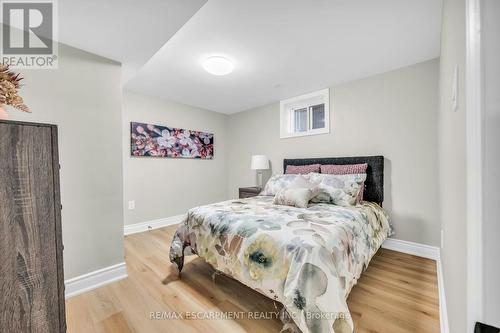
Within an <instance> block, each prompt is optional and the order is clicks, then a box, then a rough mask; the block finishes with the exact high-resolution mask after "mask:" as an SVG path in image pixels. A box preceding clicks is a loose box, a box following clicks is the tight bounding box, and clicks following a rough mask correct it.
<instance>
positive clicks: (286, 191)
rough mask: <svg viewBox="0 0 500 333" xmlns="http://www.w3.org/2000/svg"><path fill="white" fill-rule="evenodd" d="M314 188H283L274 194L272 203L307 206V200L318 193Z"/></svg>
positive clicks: (299, 206)
mask: <svg viewBox="0 0 500 333" xmlns="http://www.w3.org/2000/svg"><path fill="white" fill-rule="evenodd" d="M318 191H319V189H318V188H317V187H314V188H283V189H281V190H279V191H278V193H276V195H275V196H274V200H273V204H275V205H285V206H293V207H297V208H307V205H308V204H309V201H311V199H312V198H314V197H315V196H316V195H317V194H318Z"/></svg>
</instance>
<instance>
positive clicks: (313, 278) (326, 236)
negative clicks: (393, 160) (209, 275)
mask: <svg viewBox="0 0 500 333" xmlns="http://www.w3.org/2000/svg"><path fill="white" fill-rule="evenodd" d="M315 163H318V164H357V163H367V164H368V169H367V172H366V174H367V177H366V181H365V189H364V201H363V203H362V204H359V205H356V206H350V207H342V206H336V205H333V204H328V203H317V204H310V205H309V206H308V207H307V208H296V207H290V206H282V205H275V204H273V203H272V202H273V197H270V196H256V197H252V198H246V199H237V200H228V201H224V202H220V203H215V204H211V205H206V206H201V207H196V208H193V209H191V210H189V211H188V212H187V214H186V217H185V219H184V221H183V222H182V223H181V225H180V226H179V228H178V230H177V231H176V233H175V235H174V238H173V240H172V244H171V248H170V260H171V261H172V262H173V263H175V264H176V265H177V268H178V270H179V273H180V271H181V270H182V268H183V265H184V256H185V255H189V254H197V255H198V256H200V257H201V258H203V259H204V260H205V261H206V262H208V263H209V264H210V265H212V266H213V267H214V268H215V269H216V270H217V271H220V272H222V273H224V274H226V275H228V276H230V277H232V278H234V279H236V280H238V281H240V282H242V283H243V284H245V285H247V286H249V287H250V288H253V289H255V290H257V291H258V292H260V293H262V294H263V295H265V296H267V297H269V298H271V299H273V300H275V301H277V302H280V303H282V304H283V306H284V307H283V308H284V310H285V314H286V316H285V317H286V318H282V320H284V321H285V322H286V321H288V322H293V323H294V324H295V325H296V326H297V327H298V328H299V329H300V330H301V331H302V332H304V333H307V332H311V333H312V332H334V333H346V332H349V333H350V332H353V322H352V318H351V316H350V313H349V309H348V307H347V302H346V300H347V297H348V295H349V292H350V291H351V289H352V287H353V286H354V285H355V284H356V282H357V280H358V278H359V277H360V275H361V273H362V272H363V271H364V270H365V269H366V268H367V266H368V264H369V262H370V260H371V258H372V257H373V255H374V254H375V253H376V252H377V250H378V249H379V248H380V246H381V244H382V243H383V242H384V240H385V239H386V238H387V237H388V236H389V235H390V233H391V226H390V223H389V219H388V217H387V214H386V213H385V212H384V210H383V209H382V203H383V195H384V191H383V176H384V174H383V169H384V158H383V157H382V156H369V157H347V158H319V159H285V160H284V169H283V170H286V167H287V165H308V164H315Z"/></svg>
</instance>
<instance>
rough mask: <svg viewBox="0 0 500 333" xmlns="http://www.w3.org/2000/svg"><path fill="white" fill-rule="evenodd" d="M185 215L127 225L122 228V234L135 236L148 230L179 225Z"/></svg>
mask: <svg viewBox="0 0 500 333" xmlns="http://www.w3.org/2000/svg"><path fill="white" fill-rule="evenodd" d="M184 217H185V215H176V216H170V217H166V218H163V219H157V220H152V221H146V222H141V223H136V224H127V225H125V226H124V227H123V233H124V234H125V236H127V235H132V234H136V233H139V232H144V231H148V230H153V229H158V228H163V227H166V226H169V225H173V224H179V223H181V222H182V220H183V219H184Z"/></svg>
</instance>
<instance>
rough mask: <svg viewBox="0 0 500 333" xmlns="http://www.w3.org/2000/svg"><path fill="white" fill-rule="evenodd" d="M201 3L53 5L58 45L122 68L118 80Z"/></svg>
mask: <svg viewBox="0 0 500 333" xmlns="http://www.w3.org/2000/svg"><path fill="white" fill-rule="evenodd" d="M206 1H207V0H59V1H58V2H57V3H58V7H59V8H58V11H59V15H58V18H59V22H58V23H59V29H58V31H59V41H61V42H63V43H65V44H68V45H71V46H74V47H77V48H79V49H82V50H85V51H88V52H92V53H95V54H98V55H101V56H104V57H107V58H110V59H113V60H117V61H120V62H121V63H122V64H123V76H124V81H126V80H127V79H128V78H130V77H132V76H133V74H134V73H135V72H136V71H137V70H138V69H139V68H140V67H141V66H142V65H144V64H145V63H146V62H147V61H148V60H149V59H150V58H151V57H152V56H153V55H154V54H155V53H156V51H158V50H159V49H160V48H161V47H162V46H163V45H164V44H165V43H166V42H167V41H168V40H169V39H170V38H171V37H172V36H173V35H174V34H175V33H176V32H177V31H178V30H179V29H180V28H181V27H182V26H183V25H184V23H186V21H188V20H189V19H190V18H191V16H193V14H194V13H196V11H197V10H198V9H200V8H201V6H203V4H205V2H206Z"/></svg>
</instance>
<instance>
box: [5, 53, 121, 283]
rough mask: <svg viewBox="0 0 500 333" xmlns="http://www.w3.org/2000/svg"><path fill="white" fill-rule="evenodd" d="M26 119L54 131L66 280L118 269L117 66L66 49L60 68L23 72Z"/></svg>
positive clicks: (17, 114) (15, 117)
mask: <svg viewBox="0 0 500 333" xmlns="http://www.w3.org/2000/svg"><path fill="white" fill-rule="evenodd" d="M22 76H23V77H24V78H25V79H24V81H23V83H24V87H22V89H21V96H23V97H24V99H25V101H26V104H27V105H28V106H29V107H30V108H31V110H32V111H33V113H31V114H21V113H20V112H17V111H12V112H11V119H13V120H21V121H33V122H45V123H51V124H57V125H58V129H59V158H60V163H61V167H62V168H61V200H62V205H63V210H62V231H63V243H64V273H65V279H69V278H72V277H75V276H79V275H82V274H85V273H89V272H91V271H94V270H97V269H101V268H103V267H107V266H111V265H114V264H117V263H120V262H123V208H122V202H123V200H122V198H123V193H122V165H121V163H122V154H121V132H122V130H121V87H120V64H118V63H116V62H113V61H110V60H107V59H105V58H101V57H98V56H95V55H92V54H90V53H86V52H83V51H80V50H77V49H74V48H71V47H68V46H65V45H60V48H59V69H56V70H26V71H22Z"/></svg>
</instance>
